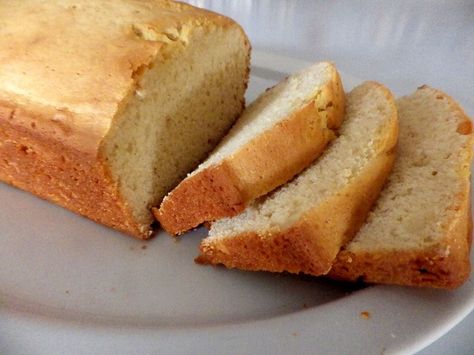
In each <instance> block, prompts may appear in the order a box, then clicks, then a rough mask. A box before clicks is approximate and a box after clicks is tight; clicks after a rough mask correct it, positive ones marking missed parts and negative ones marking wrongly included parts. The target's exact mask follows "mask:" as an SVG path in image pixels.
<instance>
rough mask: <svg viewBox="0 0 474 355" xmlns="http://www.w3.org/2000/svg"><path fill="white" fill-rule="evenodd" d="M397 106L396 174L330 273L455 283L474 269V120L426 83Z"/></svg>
mask: <svg viewBox="0 0 474 355" xmlns="http://www.w3.org/2000/svg"><path fill="white" fill-rule="evenodd" d="M397 107H398V112H399V118H400V142H399V149H398V158H397V160H396V162H395V166H394V169H393V173H392V175H391V176H390V178H389V182H388V184H387V186H386V187H385V189H384V190H383V192H382V193H381V197H380V199H379V200H378V201H377V204H376V207H375V208H374V210H373V211H372V212H371V213H370V216H369V219H368V222H367V223H366V224H365V225H364V226H363V227H362V228H361V230H360V232H359V233H358V234H357V236H356V237H355V238H354V239H353V241H352V242H351V243H349V244H348V245H347V246H346V247H345V249H344V250H342V251H341V252H340V253H339V255H338V257H337V260H336V262H335V264H334V265H333V267H332V270H331V273H330V276H332V277H334V278H337V279H342V280H358V279H361V280H364V281H367V282H376V283H390V284H400V285H414V286H431V287H442V288H454V287H457V286H459V285H460V284H462V283H463V282H464V281H465V280H466V279H467V277H468V275H469V271H470V261H469V260H470V258H469V249H470V243H471V212H470V197H469V190H470V164H471V158H472V143H473V135H472V128H471V121H470V120H469V118H468V117H466V115H465V113H464V112H463V110H462V109H461V108H460V107H459V105H458V104H457V103H456V102H455V101H454V100H453V99H451V98H450V97H449V96H447V95H446V94H444V93H443V92H441V91H439V90H435V89H432V88H430V87H427V86H424V87H421V88H420V89H418V90H417V91H416V92H415V93H414V94H412V95H410V96H407V97H403V98H401V99H399V100H398V101H397Z"/></svg>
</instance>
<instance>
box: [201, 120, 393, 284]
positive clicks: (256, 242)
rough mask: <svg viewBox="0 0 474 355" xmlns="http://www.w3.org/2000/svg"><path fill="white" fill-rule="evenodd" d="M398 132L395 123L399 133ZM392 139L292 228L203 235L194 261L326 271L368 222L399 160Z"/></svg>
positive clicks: (257, 267)
mask: <svg viewBox="0 0 474 355" xmlns="http://www.w3.org/2000/svg"><path fill="white" fill-rule="evenodd" d="M395 121H396V120H395ZM396 132H397V128H396V123H395V125H394V127H393V128H392V134H394V135H395V138H396ZM388 142H389V141H387V143H388ZM391 144H392V145H391V146H387V147H386V148H387V151H385V152H383V153H382V154H381V155H380V156H379V157H378V158H377V159H375V160H374V161H373V162H372V163H371V164H370V165H369V166H367V168H366V169H365V171H364V172H363V173H362V174H361V175H360V176H359V178H357V179H355V181H353V183H351V185H350V186H348V188H346V189H345V190H343V191H340V192H339V193H338V194H336V195H335V196H334V197H332V198H331V199H329V200H327V201H325V202H324V203H323V204H320V205H319V206H317V207H315V208H314V209H313V210H311V211H309V212H308V213H307V214H306V215H305V216H303V217H302V218H301V219H300V220H299V221H298V222H297V223H296V224H295V225H294V226H293V227H291V228H289V229H288V230H285V231H281V232H275V233H271V234H264V235H258V234H257V233H248V234H242V235H238V236H231V237H228V238H219V239H216V238H213V239H205V240H204V241H203V242H202V243H201V246H200V251H201V255H200V256H199V257H198V258H197V259H196V261H197V262H199V263H204V264H214V265H217V264H223V265H225V266H226V267H229V268H239V269H244V270H265V271H274V272H281V271H287V272H292V273H300V272H301V273H306V274H311V275H323V274H325V273H327V272H328V270H329V269H330V267H331V264H332V263H333V261H334V258H335V257H336V255H337V253H338V252H339V249H340V248H341V246H342V245H344V244H345V243H346V242H347V241H349V240H350V239H351V238H352V237H353V236H354V235H355V233H356V232H357V231H358V229H359V227H360V226H361V224H362V223H363V222H364V221H365V218H366V216H367V213H368V212H369V210H370V208H371V206H372V204H373V202H374V201H375V200H376V198H377V197H378V194H379V192H380V190H381V189H382V186H383V184H384V183H385V180H386V178H387V176H388V175H389V173H390V170H391V168H392V166H393V161H394V159H395V154H394V152H393V149H392V148H393V144H394V143H393V142H391Z"/></svg>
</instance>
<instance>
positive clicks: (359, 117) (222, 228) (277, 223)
mask: <svg viewBox="0 0 474 355" xmlns="http://www.w3.org/2000/svg"><path fill="white" fill-rule="evenodd" d="M346 100H347V101H346V102H347V105H346V118H345V120H344V123H343V124H342V126H341V128H340V130H339V134H340V135H339V137H338V138H336V140H335V141H334V142H333V143H332V145H331V146H330V147H329V148H328V149H327V150H326V151H325V152H324V153H323V155H322V156H321V157H320V158H319V159H318V160H317V161H316V162H314V163H313V164H312V165H311V166H310V167H308V168H307V169H306V170H305V171H304V172H302V173H301V174H300V175H299V176H298V177H296V178H295V179H294V180H293V181H291V182H289V183H287V184H286V185H284V186H282V187H281V188H279V189H277V190H275V191H274V192H273V193H271V194H269V195H267V196H266V197H263V198H261V199H260V200H258V201H256V202H254V203H253V204H252V205H250V206H249V207H248V208H247V209H246V210H244V212H243V213H242V214H240V215H238V216H236V217H234V218H226V219H222V220H220V221H217V222H215V223H214V224H213V225H212V228H211V230H210V233H209V238H208V239H212V238H220V237H229V236H232V235H238V234H241V233H245V232H251V231H253V232H256V233H259V234H260V233H261V234H262V235H265V234H271V232H272V231H275V232H276V231H281V230H285V229H287V228H288V227H290V226H291V225H292V224H293V223H294V222H296V221H298V220H299V219H300V218H301V217H302V216H303V214H304V213H306V212H308V211H309V210H310V209H311V208H312V207H314V206H315V205H317V204H318V203H319V202H320V201H323V200H325V199H326V198H328V197H330V196H331V195H332V194H334V193H335V192H337V191H341V190H342V189H343V188H344V187H345V186H346V185H348V184H350V182H351V180H353V179H354V178H356V177H357V176H358V174H360V172H361V171H362V170H363V169H364V167H365V166H366V164H367V162H369V161H370V160H371V159H372V158H373V157H374V156H375V155H376V154H377V152H378V150H377V146H378V145H380V144H381V143H380V142H379V141H378V140H379V139H384V138H385V137H384V135H381V134H378V132H380V131H381V130H383V128H384V126H385V125H387V124H388V122H387V119H386V118H387V117H391V115H390V114H389V112H388V111H389V110H392V107H391V106H390V105H389V104H388V101H387V98H386V96H385V93H384V91H383V90H378V89H374V86H373V84H372V83H365V84H362V85H360V86H358V87H357V88H355V89H354V90H352V91H351V92H350V93H349V94H348V95H347V97H346Z"/></svg>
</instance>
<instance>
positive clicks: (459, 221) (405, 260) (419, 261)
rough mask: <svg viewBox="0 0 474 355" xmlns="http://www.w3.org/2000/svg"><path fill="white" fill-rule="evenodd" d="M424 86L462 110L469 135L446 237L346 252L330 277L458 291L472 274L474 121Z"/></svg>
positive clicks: (462, 131) (461, 127)
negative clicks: (414, 245)
mask: <svg viewBox="0 0 474 355" xmlns="http://www.w3.org/2000/svg"><path fill="white" fill-rule="evenodd" d="M418 89H419V90H430V91H432V92H433V96H435V97H436V98H437V99H440V98H444V99H447V100H448V103H449V105H450V106H451V109H452V110H453V111H454V112H457V113H458V114H459V124H458V129H457V131H458V133H460V134H463V135H470V137H469V141H468V143H467V144H466V147H465V151H464V152H463V153H464V154H463V156H464V158H465V164H463V165H462V166H460V167H459V170H458V174H459V179H462V181H463V185H462V186H463V187H462V191H461V192H460V193H459V194H458V195H457V196H456V197H455V198H454V199H453V203H452V208H455V209H456V210H457V213H456V215H455V217H454V218H453V219H452V220H451V222H450V223H448V224H447V225H448V227H447V229H446V234H445V235H444V237H443V238H442V240H441V241H440V242H439V243H438V244H436V245H434V246H432V247H430V248H429V249H426V250H378V251H377V250H376V251H370V252H369V251H358V252H350V251H348V250H341V252H340V253H339V254H338V256H337V258H336V261H335V263H334V265H333V266H332V269H331V271H330V273H329V277H331V278H334V279H338V280H345V281H364V282H368V283H382V284H397V285H405V286H419V287H435V288H447V289H453V288H456V287H459V286H461V285H462V284H463V283H464V282H465V281H466V280H467V278H468V277H469V274H470V270H471V264H470V248H471V243H472V214H471V197H470V189H471V187H470V185H471V182H470V171H471V170H470V169H471V168H470V165H471V160H472V145H473V142H474V135H473V134H472V122H471V120H470V119H469V117H468V116H467V115H466V114H465V113H464V111H463V109H462V108H461V107H460V106H459V105H458V104H457V102H456V101H455V100H454V99H453V98H451V97H450V96H449V95H447V94H445V93H444V92H442V91H440V90H436V89H433V88H430V87H429V86H427V85H423V86H421V87H419V88H418Z"/></svg>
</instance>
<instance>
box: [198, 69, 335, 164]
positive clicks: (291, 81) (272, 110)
mask: <svg viewBox="0 0 474 355" xmlns="http://www.w3.org/2000/svg"><path fill="white" fill-rule="evenodd" d="M335 70H336V69H335V68H334V66H333V65H332V64H330V63H327V62H323V63H317V64H314V65H313V66H311V67H309V68H307V69H305V70H303V71H301V72H300V73H297V74H294V75H291V76H289V77H288V78H286V79H285V80H284V81H283V82H281V83H279V84H278V85H276V86H275V87H273V88H271V90H267V92H266V93H264V94H262V95H260V96H259V97H258V98H257V99H256V100H255V101H254V102H252V104H251V105H249V107H247V109H246V110H245V111H244V114H243V115H242V116H241V117H240V118H239V120H238V121H237V122H236V124H235V125H234V127H232V129H231V131H230V132H229V134H227V135H226V137H225V138H224V139H223V140H222V142H221V143H220V144H219V145H218V146H217V148H216V149H215V150H214V151H213V153H212V154H211V155H210V157H209V158H208V159H206V161H205V162H204V163H203V164H201V166H200V167H199V169H198V170H197V171H200V170H202V169H205V168H206V167H208V166H210V165H213V164H216V163H217V162H219V161H221V160H222V159H224V158H226V157H228V156H231V155H232V154H233V153H235V152H236V151H237V150H238V149H239V148H241V147H243V146H244V145H245V144H247V143H248V142H250V141H251V140H252V139H253V138H254V137H256V136H258V135H260V134H262V133H263V132H264V131H266V130H268V129H271V128H272V127H274V126H275V124H277V123H278V122H279V121H282V120H284V119H286V118H288V117H289V116H290V114H291V113H292V112H295V111H296V110H298V109H300V108H301V107H304V106H305V104H307V103H308V102H310V101H311V100H314V99H315V98H316V97H317V95H319V94H320V93H321V87H322V86H324V85H325V84H326V83H327V82H329V81H331V79H332V77H333V76H334V72H335Z"/></svg>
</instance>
